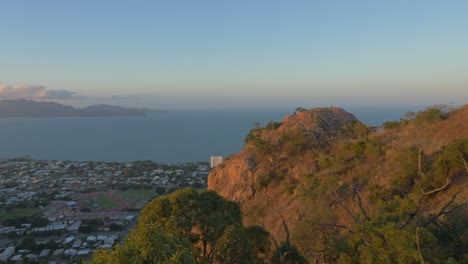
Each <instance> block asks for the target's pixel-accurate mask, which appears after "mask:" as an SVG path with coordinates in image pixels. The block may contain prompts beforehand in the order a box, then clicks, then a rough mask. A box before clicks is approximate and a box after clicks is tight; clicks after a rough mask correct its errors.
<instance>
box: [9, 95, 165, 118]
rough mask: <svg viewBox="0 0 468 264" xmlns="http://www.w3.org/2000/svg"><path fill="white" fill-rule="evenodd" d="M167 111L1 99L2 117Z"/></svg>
mask: <svg viewBox="0 0 468 264" xmlns="http://www.w3.org/2000/svg"><path fill="white" fill-rule="evenodd" d="M161 112H166V111H161V110H152V109H146V108H126V107H120V106H114V105H105V104H100V105H92V106H88V107H84V108H76V107H73V106H68V105H63V104H58V103H53V102H38V101H32V100H23V99H20V100H1V101H0V118H2V117H109V116H144V115H145V114H147V113H161Z"/></svg>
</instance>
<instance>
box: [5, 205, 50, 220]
mask: <svg viewBox="0 0 468 264" xmlns="http://www.w3.org/2000/svg"><path fill="white" fill-rule="evenodd" d="M40 211H41V209H39V208H35V207H32V208H16V207H15V208H12V209H11V210H5V209H1V210H0V222H2V221H5V220H7V219H12V218H15V217H21V216H28V217H29V216H32V215H34V214H36V213H39V212H40Z"/></svg>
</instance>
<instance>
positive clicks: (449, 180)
mask: <svg viewBox="0 0 468 264" xmlns="http://www.w3.org/2000/svg"><path fill="white" fill-rule="evenodd" d="M451 182H452V178H449V177H447V180H446V181H445V184H444V186H442V187H440V188H437V189H434V190H432V191H429V192H424V190H422V188H421V190H422V193H423V195H431V194H433V193H436V192H440V191H442V190H443V189H445V188H447V186H448V185H449V184H450V183H451Z"/></svg>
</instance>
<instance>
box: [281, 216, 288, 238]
mask: <svg viewBox="0 0 468 264" xmlns="http://www.w3.org/2000/svg"><path fill="white" fill-rule="evenodd" d="M281 219H282V220H283V226H284V231H285V232H286V243H288V244H289V229H288V226H287V225H286V221H284V217H283V216H281Z"/></svg>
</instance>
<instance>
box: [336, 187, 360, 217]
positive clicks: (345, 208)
mask: <svg viewBox="0 0 468 264" xmlns="http://www.w3.org/2000/svg"><path fill="white" fill-rule="evenodd" d="M333 193H334V195H333V199H334V200H335V202H337V203H338V205H340V206H341V207H342V208H343V209H344V210H345V211H346V212H347V213H348V215H349V216H351V218H353V220H354V222H356V223H358V224H359V219H358V218H357V217H356V216H355V215H354V214H353V213H352V212H351V210H349V209H348V207H346V205H344V203H343V201H342V200H341V199H340V198H339V196H338V194H337V193H336V191H335V190H334V191H333Z"/></svg>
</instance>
